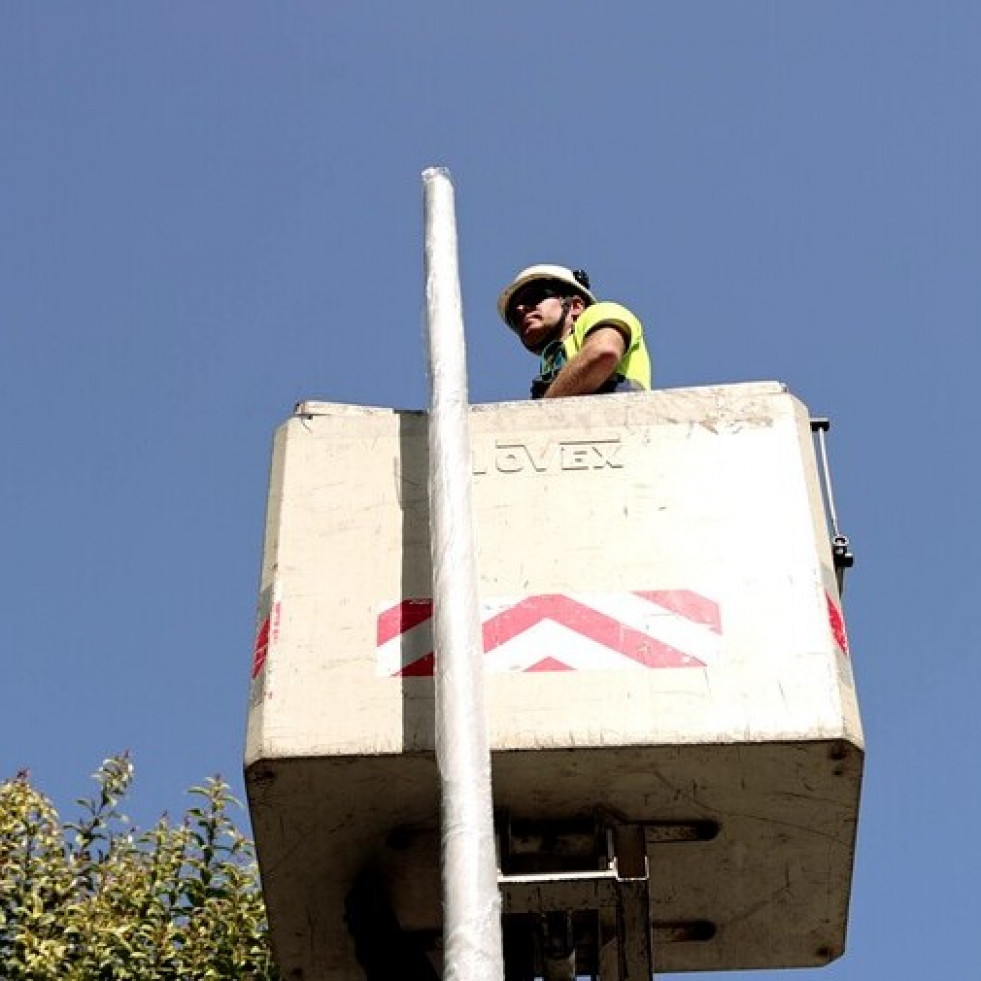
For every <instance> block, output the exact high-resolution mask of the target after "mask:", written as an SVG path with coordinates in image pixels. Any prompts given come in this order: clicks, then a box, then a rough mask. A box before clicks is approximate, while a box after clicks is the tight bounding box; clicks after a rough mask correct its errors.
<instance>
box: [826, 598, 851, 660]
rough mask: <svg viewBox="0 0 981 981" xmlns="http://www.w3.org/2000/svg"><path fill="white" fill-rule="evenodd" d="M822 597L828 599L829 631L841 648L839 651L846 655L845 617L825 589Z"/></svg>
mask: <svg viewBox="0 0 981 981" xmlns="http://www.w3.org/2000/svg"><path fill="white" fill-rule="evenodd" d="M824 598H825V599H826V600H827V601H828V622H829V623H830V624H831V633H832V634H833V635H834V638H835V643H836V644H837V645H838V646H839V647H840V648H841V653H842V654H844V655H845V656H846V657H848V656H849V650H848V634H847V633H846V632H845V618H844V617H843V616H842V615H841V610H839V609H838V607H837V606H836V605H835V602H834V600H832V598H831V594H830V593H829V592H827V591H825V593H824Z"/></svg>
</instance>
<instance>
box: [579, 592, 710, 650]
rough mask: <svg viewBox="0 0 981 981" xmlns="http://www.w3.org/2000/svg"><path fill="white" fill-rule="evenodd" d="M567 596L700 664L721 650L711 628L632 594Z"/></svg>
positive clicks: (581, 594)
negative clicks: (667, 645) (668, 645)
mask: <svg viewBox="0 0 981 981" xmlns="http://www.w3.org/2000/svg"><path fill="white" fill-rule="evenodd" d="M570 598H571V599H574V600H575V601H576V602H577V603H582V604H583V605H584V606H590V607H592V608H593V609H594V610H598V611H599V612H600V613H605V614H606V615H607V616H608V617H610V618H611V619H613V620H619V621H620V623H623V624H626V625H627V626H628V627H633V629H634V630H639V631H641V632H642V633H645V634H649V635H650V636H651V637H653V638H654V639H655V640H659V641H661V643H662V644H670V645H671V647H673V648H675V650H678V651H682V652H683V653H685V654H688V655H689V656H690V657H694V658H697V659H698V660H699V661H701V662H702V663H703V664H714V663H715V662H716V661H718V659H719V657H720V655H721V653H722V637H721V636H720V635H719V634H718V633H717V632H716V631H714V630H713V629H712V628H711V627H707V626H706V625H705V624H703V623H696V622H695V621H694V620H689V619H688V618H687V617H686V616H683V615H682V614H681V613H677V612H676V611H675V610H669V609H668V608H667V607H664V606H660V605H659V604H657V603H652V602H651V601H650V600H647V599H644V598H643V597H641V596H637V595H636V594H634V593H577V594H575V595H574V596H572V597H570Z"/></svg>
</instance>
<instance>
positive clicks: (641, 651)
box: [484, 594, 704, 668]
mask: <svg viewBox="0 0 981 981" xmlns="http://www.w3.org/2000/svg"><path fill="white" fill-rule="evenodd" d="M542 620H553V621H555V622H556V623H560V624H562V626H564V627H568V628H569V629H570V630H574V631H575V632H576V633H578V634H582V636H583V637H588V638H589V639H590V640H593V641H596V643H598V644H602V645H603V646H604V647H609V648H610V649H611V650H614V651H617V652H619V653H620V654H624V655H625V656H627V657H629V658H631V659H633V660H634V661H639V662H640V663H641V664H643V665H645V666H646V667H649V668H669V667H670V668H674V667H677V668H681V667H704V665H703V664H702V662H701V661H699V660H697V659H696V658H693V657H692V656H691V655H689V654H685V653H684V651H679V650H678V649H677V648H674V647H672V646H671V645H670V644H665V643H664V642H663V641H660V640H657V639H655V638H654V637H651V636H650V635H649V634H645V633H642V632H641V631H639V630H634V628H633V627H628V626H627V625H626V624H624V623H621V622H620V621H619V620H614V619H613V618H612V617H608V616H607V615H606V614H605V613H600V612H599V611H597V610H594V609H593V608H592V607H590V606H585V605H584V604H582V603H579V602H577V601H576V600H574V599H570V598H569V597H568V596H561V595H557V594H545V595H542V596H530V597H528V599H524V600H522V601H521V602H520V603H517V604H515V605H514V606H512V607H511V608H510V609H508V610H504V611H502V612H501V613H499V614H498V615H497V616H495V617H491V619H490V620H488V621H487V622H486V623H485V624H484V651H485V652H486V651H492V650H494V648H495V647H500V646H501V644H505V643H507V641H509V640H511V638H512V637H517V636H518V634H521V633H524V632H525V631H526V630H528V629H529V628H531V627H533V626H534V625H535V624H537V623H541V621H542Z"/></svg>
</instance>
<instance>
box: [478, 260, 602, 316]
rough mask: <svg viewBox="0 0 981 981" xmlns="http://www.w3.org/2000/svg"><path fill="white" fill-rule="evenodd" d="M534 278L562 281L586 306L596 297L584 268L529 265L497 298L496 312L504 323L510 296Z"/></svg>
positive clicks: (533, 280) (594, 300) (554, 281)
mask: <svg viewBox="0 0 981 981" xmlns="http://www.w3.org/2000/svg"><path fill="white" fill-rule="evenodd" d="M536 280H545V281H547V282H552V283H562V284H563V285H565V286H569V287H571V292H572V293H574V294H575V295H576V296H581V297H582V299H583V300H584V301H585V303H586V306H587V307H588V306H589V305H590V304H592V303H595V302H596V297H595V296H593V294H592V293H590V291H589V276H587V275H586V272H585V270H582V269H576V270H572V269H568V268H566V267H565V266H551V265H547V264H541V265H537V266H529V267H528V268H527V269H522V270H521V272H519V273H518V275H517V276H515V277H514V279H513V280H512V281H511V282H510V283H509V284H508V285H507V286H506V287H505V288H504V291H503V292H502V293H501V295H500V296H499V297H498V298H497V312H498V313H499V314H500V315H501V320H503V321H504V323H508V307H509V306H510V305H511V298H512V297H513V296H514V294H515V293H517V292H518V290H520V289H521V287H522V286H527V285H528V283H533V282H535V281H536Z"/></svg>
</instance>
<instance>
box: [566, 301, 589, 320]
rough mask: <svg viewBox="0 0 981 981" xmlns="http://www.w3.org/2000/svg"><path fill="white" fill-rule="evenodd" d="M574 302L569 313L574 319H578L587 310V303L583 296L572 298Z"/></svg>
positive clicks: (570, 305)
mask: <svg viewBox="0 0 981 981" xmlns="http://www.w3.org/2000/svg"><path fill="white" fill-rule="evenodd" d="M571 300H572V302H571V303H570V304H569V313H571V314H572V315H573V316H574V317H578V316H579V314H581V313H582V312H583V310H585V309H586V301H585V300H584V299H583V298H582V297H581V296H573V297H571Z"/></svg>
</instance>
